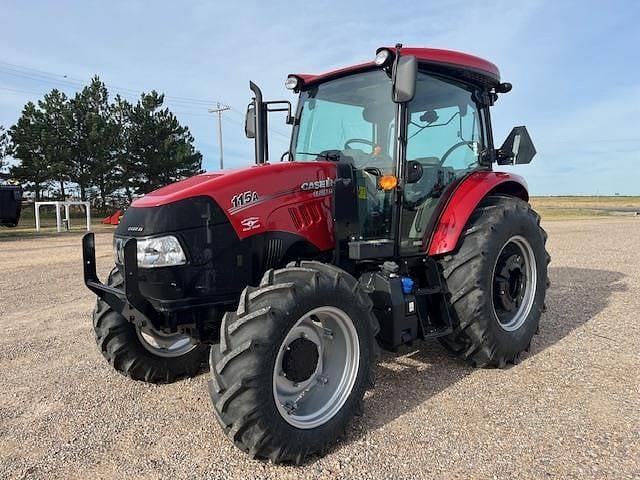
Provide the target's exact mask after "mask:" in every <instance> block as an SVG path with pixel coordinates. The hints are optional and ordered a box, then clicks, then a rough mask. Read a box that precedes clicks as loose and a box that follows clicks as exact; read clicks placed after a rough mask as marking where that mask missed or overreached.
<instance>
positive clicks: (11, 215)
mask: <svg viewBox="0 0 640 480" xmlns="http://www.w3.org/2000/svg"><path fill="white" fill-rule="evenodd" d="M21 207H22V187H20V186H18V185H0V225H3V226H5V227H15V226H16V225H18V221H19V220H20V210H21Z"/></svg>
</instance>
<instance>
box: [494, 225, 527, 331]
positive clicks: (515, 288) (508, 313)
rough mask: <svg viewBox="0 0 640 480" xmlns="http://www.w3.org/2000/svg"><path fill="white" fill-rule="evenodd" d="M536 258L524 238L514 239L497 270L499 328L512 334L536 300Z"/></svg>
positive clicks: (500, 259) (503, 253)
mask: <svg viewBox="0 0 640 480" xmlns="http://www.w3.org/2000/svg"><path fill="white" fill-rule="evenodd" d="M537 281H538V278H537V270H536V258H535V255H534V253H533V249H532V248H531V245H530V244H529V242H528V241H527V239H525V238H524V237H522V236H520V235H516V236H514V237H511V238H510V239H509V240H507V242H506V243H505V244H504V245H503V246H502V248H501V249H500V253H499V254H498V258H497V260H496V264H495V266H494V268H493V281H492V299H493V311H494V313H495V315H496V319H497V320H498V324H499V325H500V327H502V328H503V329H504V330H506V331H508V332H512V331H515V330H517V329H519V328H520V327H521V326H522V325H523V324H524V322H525V321H526V319H527V317H528V316H529V313H530V312H531V309H532V308H533V302H534V299H535V292H536V286H537Z"/></svg>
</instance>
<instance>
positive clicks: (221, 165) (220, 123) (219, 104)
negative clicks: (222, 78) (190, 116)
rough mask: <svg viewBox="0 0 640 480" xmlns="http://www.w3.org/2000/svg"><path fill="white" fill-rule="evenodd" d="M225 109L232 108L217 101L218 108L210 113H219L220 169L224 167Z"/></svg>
mask: <svg viewBox="0 0 640 480" xmlns="http://www.w3.org/2000/svg"><path fill="white" fill-rule="evenodd" d="M225 110H231V107H229V105H223V104H221V103H220V102H216V108H212V109H210V110H209V113H217V114H218V143H219V144H220V170H222V169H223V168H224V161H223V156H224V154H223V152H222V112H224V111H225Z"/></svg>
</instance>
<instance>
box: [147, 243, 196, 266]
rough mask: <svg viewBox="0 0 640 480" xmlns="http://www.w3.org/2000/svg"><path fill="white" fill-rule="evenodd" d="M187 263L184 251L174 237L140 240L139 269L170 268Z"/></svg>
mask: <svg viewBox="0 0 640 480" xmlns="http://www.w3.org/2000/svg"><path fill="white" fill-rule="evenodd" d="M185 263H187V257H186V256H185V254H184V250H182V247H181V246H180V242H179V241H178V239H177V238H176V237H174V236H173V235H168V236H166V237H157V238H148V239H146V240H138V267H141V268H153V267H168V266H170V265H184V264H185Z"/></svg>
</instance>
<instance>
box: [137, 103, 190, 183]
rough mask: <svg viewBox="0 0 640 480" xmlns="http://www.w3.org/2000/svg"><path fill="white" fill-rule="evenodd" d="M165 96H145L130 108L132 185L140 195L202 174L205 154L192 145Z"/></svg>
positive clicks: (188, 135) (187, 133) (186, 129)
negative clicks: (168, 107)
mask: <svg viewBox="0 0 640 480" xmlns="http://www.w3.org/2000/svg"><path fill="white" fill-rule="evenodd" d="M163 102H164V95H161V94H159V93H158V92H156V91H155V90H154V91H152V92H151V93H149V94H144V93H143V94H142V95H141V97H140V100H139V101H138V103H137V104H136V105H135V106H134V107H133V108H132V109H131V114H130V121H131V124H130V129H129V136H128V137H129V145H128V148H129V158H130V165H131V167H132V169H133V170H134V171H135V175H134V176H132V178H131V183H132V184H133V185H134V186H135V187H136V191H137V193H148V192H150V191H152V190H155V189H157V188H159V187H162V186H164V185H167V184H169V183H172V182H175V181H177V180H181V179H184V178H186V177H190V176H193V175H196V174H198V173H200V172H201V171H202V170H201V167H202V155H201V154H200V152H198V151H197V150H196V149H195V147H194V146H193V141H194V139H193V136H192V135H191V133H190V132H189V128H188V127H183V126H182V125H180V122H178V119H177V118H176V117H175V115H174V114H173V113H171V112H170V111H169V109H167V108H164V109H163V108H162V104H163Z"/></svg>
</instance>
